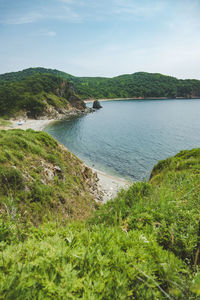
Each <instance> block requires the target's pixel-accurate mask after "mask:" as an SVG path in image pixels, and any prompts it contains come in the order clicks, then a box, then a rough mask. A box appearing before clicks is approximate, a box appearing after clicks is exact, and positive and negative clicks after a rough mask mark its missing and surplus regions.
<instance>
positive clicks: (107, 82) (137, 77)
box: [0, 68, 200, 99]
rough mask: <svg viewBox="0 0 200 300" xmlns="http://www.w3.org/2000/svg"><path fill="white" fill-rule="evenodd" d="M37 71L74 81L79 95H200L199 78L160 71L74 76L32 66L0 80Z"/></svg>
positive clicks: (11, 79)
mask: <svg viewBox="0 0 200 300" xmlns="http://www.w3.org/2000/svg"><path fill="white" fill-rule="evenodd" d="M36 73H48V74H52V75H54V76H55V75H56V76H59V77H61V78H63V79H65V80H69V81H71V82H72V83H73V85H74V87H75V90H76V92H77V94H78V95H79V96H80V97H81V98H82V99H87V98H133V97H141V98H149V97H167V98H175V97H183V98H191V97H200V81H199V80H195V79H188V80H181V79H176V78H174V77H171V76H165V75H162V74H158V73H145V72H138V73H134V74H130V75H121V76H117V77H113V78H105V77H75V76H72V75H70V74H67V73H64V72H61V71H58V70H51V69H45V68H30V69H26V70H24V71H20V72H13V73H7V74H3V75H0V82H5V81H6V82H7V81H16V80H21V79H24V78H26V77H27V76H30V75H33V74H36Z"/></svg>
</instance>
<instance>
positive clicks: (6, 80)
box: [0, 70, 85, 118]
mask: <svg viewBox="0 0 200 300" xmlns="http://www.w3.org/2000/svg"><path fill="white" fill-rule="evenodd" d="M11 74H12V75H11ZM0 107H1V109H0V115H1V116H15V115H27V116H28V117H33V118H38V117H42V116H45V117H46V116H48V117H53V118H55V117H57V115H58V114H64V113H65V112H66V111H67V110H69V109H71V108H73V107H75V108H77V109H79V110H83V109H84V108H85V104H84V102H83V101H82V100H81V99H80V98H79V97H78V96H77V95H76V94H75V91H74V87H73V84H72V83H71V82H69V81H66V80H64V79H63V78H61V77H58V76H55V75H52V74H42V73H39V72H35V74H34V72H33V73H32V74H31V72H29V71H28V70H25V71H23V72H17V73H10V75H9V74H7V75H5V76H4V75H3V76H2V77H1V81H0Z"/></svg>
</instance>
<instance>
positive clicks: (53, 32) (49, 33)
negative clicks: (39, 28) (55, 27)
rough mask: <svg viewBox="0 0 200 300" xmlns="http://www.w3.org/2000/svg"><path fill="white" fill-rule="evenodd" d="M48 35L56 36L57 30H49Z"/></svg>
mask: <svg viewBox="0 0 200 300" xmlns="http://www.w3.org/2000/svg"><path fill="white" fill-rule="evenodd" d="M47 35H48V36H51V37H54V36H56V32H55V31H49V32H47Z"/></svg>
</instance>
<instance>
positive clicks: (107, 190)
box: [0, 119, 131, 203]
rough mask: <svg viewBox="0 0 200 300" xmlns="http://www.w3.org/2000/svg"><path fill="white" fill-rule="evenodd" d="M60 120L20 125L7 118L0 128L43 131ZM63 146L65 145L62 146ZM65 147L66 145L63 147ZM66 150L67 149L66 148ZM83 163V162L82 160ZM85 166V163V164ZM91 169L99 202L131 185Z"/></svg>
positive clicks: (28, 122) (25, 122) (28, 121)
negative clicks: (100, 195)
mask: <svg viewBox="0 0 200 300" xmlns="http://www.w3.org/2000/svg"><path fill="white" fill-rule="evenodd" d="M57 121H60V120H57V119H46V120H35V119H27V120H26V121H24V122H23V123H22V124H21V125H18V123H19V121H18V120H9V122H11V124H10V125H7V126H0V130H9V129H22V130H27V129H33V130H35V131H43V130H44V128H45V127H47V126H48V125H49V124H51V123H54V122H57ZM64 147H65V146H64ZM65 148H66V149H67V147H65ZM67 150H68V149H67ZM83 163H84V164H85V162H84V161H83ZM85 165H86V164H85ZM86 166H87V165H86ZM87 167H88V168H90V169H91V170H92V172H93V173H97V177H98V179H99V180H98V189H99V190H100V191H101V192H102V201H99V200H98V202H100V203H106V202H107V201H108V200H110V199H112V198H114V197H115V196H116V195H117V193H118V192H119V190H120V189H123V188H125V189H126V188H128V187H129V186H130V185H131V182H129V181H128V180H126V179H124V178H120V177H117V176H113V175H110V174H108V173H104V172H102V171H100V170H97V169H95V168H92V167H90V166H87Z"/></svg>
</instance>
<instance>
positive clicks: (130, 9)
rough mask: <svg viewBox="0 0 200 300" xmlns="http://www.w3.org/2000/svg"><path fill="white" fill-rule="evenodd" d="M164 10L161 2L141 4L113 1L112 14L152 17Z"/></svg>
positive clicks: (123, 0) (128, 1)
mask: <svg viewBox="0 0 200 300" xmlns="http://www.w3.org/2000/svg"><path fill="white" fill-rule="evenodd" d="M163 9H164V3H163V2H161V1H149V2H146V3H144V4H142V3H141V2H140V1H130V0H114V10H113V11H114V13H116V14H118V15H124V16H127V15H131V16H132V17H133V16H134V17H138V18H140V17H153V16H155V15H156V14H158V13H160V12H161V11H162V10H163Z"/></svg>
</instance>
